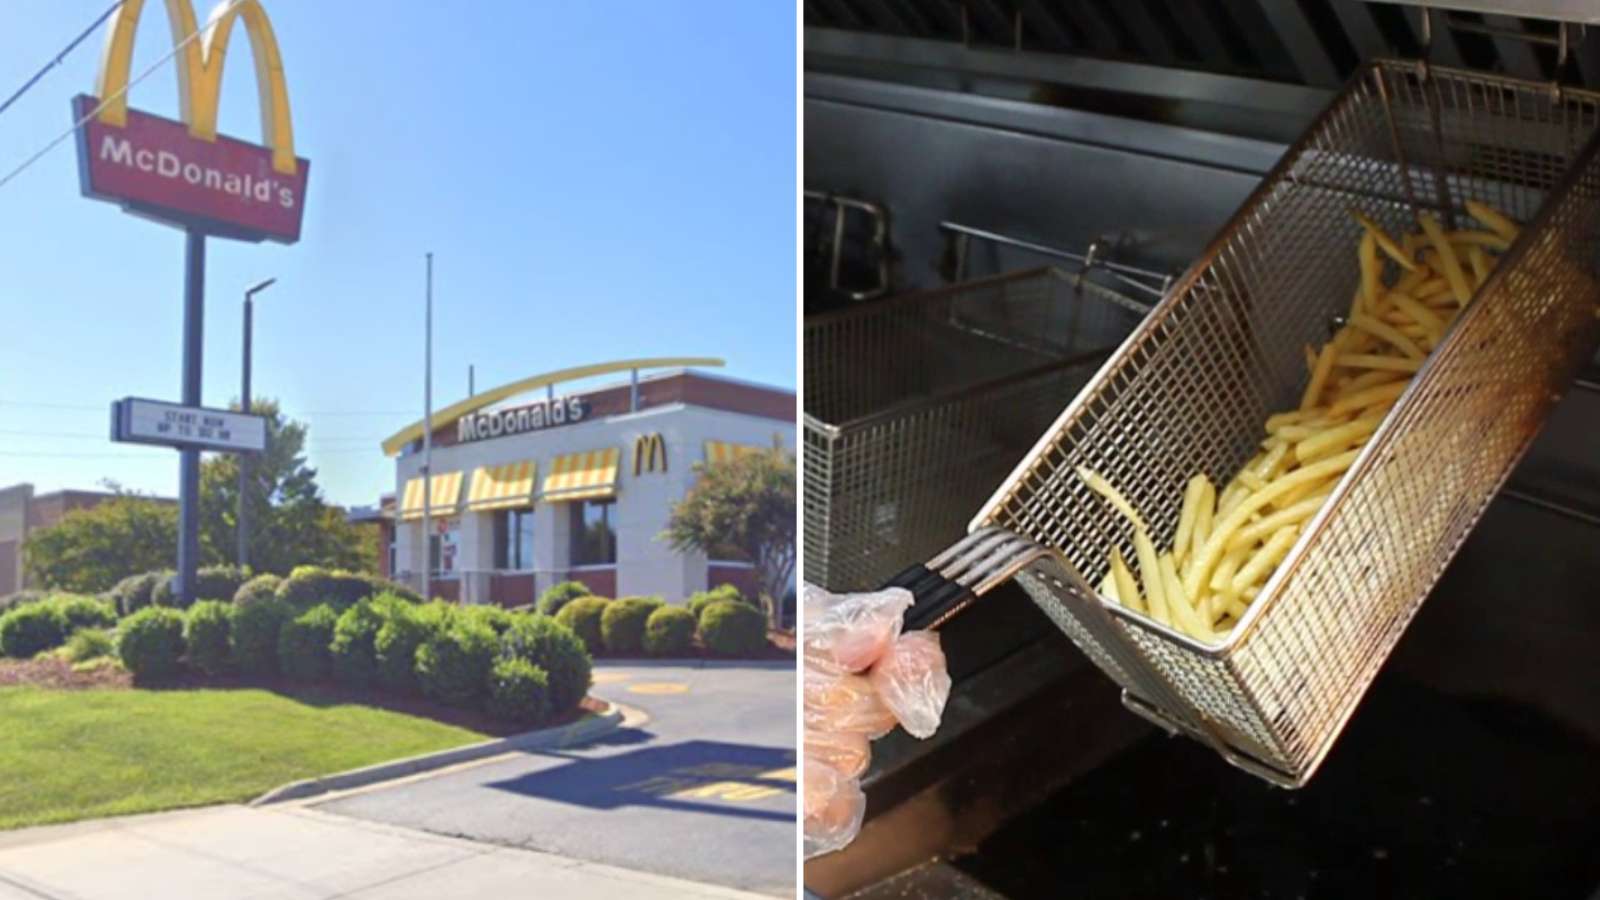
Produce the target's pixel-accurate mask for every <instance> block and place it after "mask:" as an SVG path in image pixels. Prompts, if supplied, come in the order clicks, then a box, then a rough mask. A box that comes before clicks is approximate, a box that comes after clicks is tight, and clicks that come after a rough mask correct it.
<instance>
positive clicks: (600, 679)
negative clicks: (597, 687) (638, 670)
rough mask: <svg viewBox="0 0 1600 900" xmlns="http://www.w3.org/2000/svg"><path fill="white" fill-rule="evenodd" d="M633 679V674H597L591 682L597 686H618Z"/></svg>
mask: <svg viewBox="0 0 1600 900" xmlns="http://www.w3.org/2000/svg"><path fill="white" fill-rule="evenodd" d="M632 677H633V673H632V672H596V673H594V675H593V676H592V678H591V680H593V681H594V683H595V684H616V683H617V682H619V681H627V680H628V679H629V678H632Z"/></svg>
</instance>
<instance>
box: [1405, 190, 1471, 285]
mask: <svg viewBox="0 0 1600 900" xmlns="http://www.w3.org/2000/svg"><path fill="white" fill-rule="evenodd" d="M1417 221H1418V222H1420V223H1421V224H1422V230H1423V232H1424V233H1425V234H1427V235H1428V243H1430V244H1432V245H1433V249H1434V250H1435V251H1437V252H1438V254H1439V265H1440V267H1441V270H1442V271H1443V272H1444V277H1445V280H1446V281H1449V282H1450V293H1451V294H1453V295H1455V298H1456V303H1458V304H1460V305H1462V306H1466V305H1467V301H1468V300H1471V299H1472V286H1471V285H1469V284H1468V283H1467V276H1466V273H1464V272H1462V271H1461V260H1459V259H1457V258H1456V251H1455V249H1454V248H1452V247H1451V246H1450V241H1449V240H1448V239H1447V238H1446V237H1445V236H1444V229H1443V228H1441V227H1439V221H1438V220H1437V219H1435V218H1434V217H1433V216H1430V215H1428V214H1427V213H1419V214H1418V215H1417Z"/></svg>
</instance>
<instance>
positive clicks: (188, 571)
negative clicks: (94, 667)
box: [177, 228, 206, 608]
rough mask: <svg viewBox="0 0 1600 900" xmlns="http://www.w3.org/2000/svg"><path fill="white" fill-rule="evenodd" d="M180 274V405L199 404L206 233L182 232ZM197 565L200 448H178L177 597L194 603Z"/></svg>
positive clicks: (203, 342)
mask: <svg viewBox="0 0 1600 900" xmlns="http://www.w3.org/2000/svg"><path fill="white" fill-rule="evenodd" d="M184 237H185V241H186V244H185V250H184V274H183V405H184V406H190V407H193V406H199V405H200V371H201V369H200V365H201V354H202V351H203V350H204V348H205V341H204V338H203V335H204V333H205V294H206V283H205V281H206V236H205V233H204V232H202V231H199V230H197V229H194V228H190V229H188V230H187V231H186V232H185V234H184ZM199 565H200V451H199V450H197V449H195V448H193V447H185V448H183V449H180V450H179V451H178V585H177V587H178V590H177V595H178V600H179V603H180V604H181V605H182V606H183V607H185V608H188V607H189V606H191V605H192V604H193V603H194V600H195V596H194V590H195V584H194V580H195V569H197V568H199Z"/></svg>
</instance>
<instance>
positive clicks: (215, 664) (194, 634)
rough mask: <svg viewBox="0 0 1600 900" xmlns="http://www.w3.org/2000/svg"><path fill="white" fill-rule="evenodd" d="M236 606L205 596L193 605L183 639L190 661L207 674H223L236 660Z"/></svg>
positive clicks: (186, 654)
mask: <svg viewBox="0 0 1600 900" xmlns="http://www.w3.org/2000/svg"><path fill="white" fill-rule="evenodd" d="M232 631H233V607H232V606H231V605H230V604H227V603H224V602H222V601H220V600H204V601H201V602H199V603H196V604H195V605H194V606H192V607H190V608H189V613H188V615H187V616H186V617H185V621H184V624H183V643H184V648H185V656H186V658H187V659H188V661H189V665H190V666H191V667H193V668H196V669H199V670H200V671H202V672H204V673H206V674H207V675H220V674H222V673H223V672H225V671H227V670H228V667H229V666H230V665H231V664H232V663H233V647H232V640H231V638H232Z"/></svg>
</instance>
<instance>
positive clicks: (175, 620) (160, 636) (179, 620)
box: [117, 606, 183, 681]
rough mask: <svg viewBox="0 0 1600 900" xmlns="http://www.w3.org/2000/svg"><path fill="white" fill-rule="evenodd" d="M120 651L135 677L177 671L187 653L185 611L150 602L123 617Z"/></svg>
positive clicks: (154, 677) (149, 678) (148, 678)
mask: <svg viewBox="0 0 1600 900" xmlns="http://www.w3.org/2000/svg"><path fill="white" fill-rule="evenodd" d="M117 655H118V657H120V658H121V659H122V665H123V666H125V667H126V668H127V670H128V671H129V672H132V673H133V677H134V680H135V681H155V680H160V679H163V678H170V677H172V676H173V675H176V674H177V673H178V660H179V659H180V658H182V656H183V613H180V612H178V611H177V610H175V609H167V608H164V607H159V606H150V607H146V608H144V609H141V610H139V611H138V612H136V613H134V614H133V615H131V616H129V617H128V618H126V619H123V620H122V628H121V634H120V635H119V636H118V638H117Z"/></svg>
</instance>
